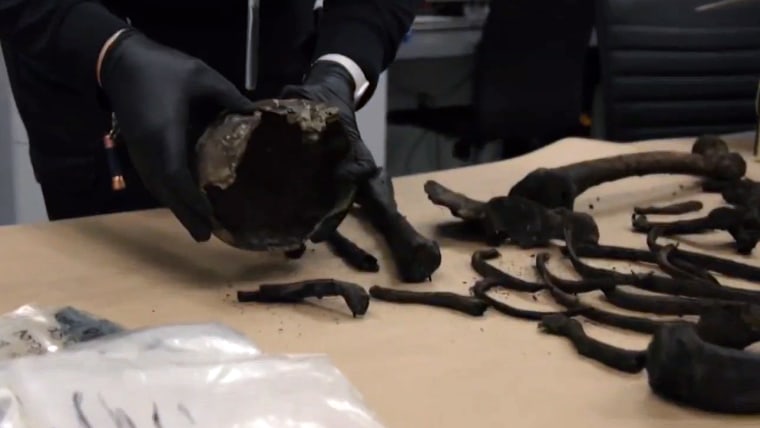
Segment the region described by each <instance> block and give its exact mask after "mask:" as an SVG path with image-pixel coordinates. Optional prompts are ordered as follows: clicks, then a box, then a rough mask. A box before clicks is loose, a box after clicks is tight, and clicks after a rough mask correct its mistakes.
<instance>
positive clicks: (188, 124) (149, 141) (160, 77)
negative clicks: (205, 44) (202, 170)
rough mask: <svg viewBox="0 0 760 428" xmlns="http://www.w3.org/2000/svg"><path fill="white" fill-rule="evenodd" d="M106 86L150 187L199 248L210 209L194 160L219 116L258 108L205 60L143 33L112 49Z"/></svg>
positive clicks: (207, 233)
mask: <svg viewBox="0 0 760 428" xmlns="http://www.w3.org/2000/svg"><path fill="white" fill-rule="evenodd" d="M100 81H101V84H102V87H103V90H104V92H105V95H106V98H107V99H108V102H109V103H110V105H111V108H112V109H113V112H114V114H115V116H116V119H117V121H118V122H119V128H120V129H119V130H120V135H121V139H122V140H123V141H124V142H125V144H126V145H127V150H128V152H129V155H130V157H131V159H132V162H133V163H134V165H135V168H136V169H137V172H138V173H139V175H140V177H141V178H142V181H143V183H144V184H145V186H146V187H147V188H148V190H149V191H151V192H152V193H153V194H154V196H155V197H156V198H157V199H158V200H159V201H161V202H162V203H164V204H165V205H166V206H167V207H168V208H169V209H170V210H171V211H172V212H173V213H174V215H175V216H176V217H177V219H178V220H179V221H180V222H181V223H182V224H183V225H184V227H185V228H186V229H187V230H188V231H189V232H190V234H191V235H192V236H193V238H194V239H195V240H196V241H199V242H200V241H206V240H208V239H209V238H210V237H211V214H212V211H211V206H210V204H209V202H208V200H207V199H206V198H205V196H204V195H203V193H202V192H201V191H200V190H199V188H198V185H197V181H196V178H195V170H194V168H191V166H190V163H189V161H190V156H189V153H192V150H194V145H195V142H196V141H197V139H198V138H199V137H200V135H201V133H202V132H203V129H204V128H205V127H206V126H207V125H208V124H209V123H210V122H211V121H212V120H213V119H214V117H215V116H217V115H219V114H220V113H222V112H223V111H235V112H245V111H250V109H252V102H251V101H250V100H249V99H248V98H246V97H245V96H244V95H243V94H241V93H240V92H239V91H238V90H237V88H235V86H234V85H233V84H232V83H231V82H229V81H228V80H226V79H225V78H224V77H223V76H222V75H220V74H219V73H217V72H216V71H214V70H212V69H211V68H210V67H209V66H208V65H206V64H205V63H203V62H202V61H201V60H199V59H196V58H193V57H190V56H188V55H185V54H183V53H181V52H179V51H177V50H174V49H171V48H168V47H166V46H163V45H160V44H158V43H156V42H153V41H152V40H150V39H148V38H147V37H146V36H145V35H143V34H141V33H139V32H137V31H128V32H126V33H123V34H122V35H120V36H119V38H118V39H117V40H116V41H115V42H114V43H113V44H112V45H111V46H110V47H109V48H108V51H107V52H106V53H105V55H104V57H103V60H102V65H101V68H100Z"/></svg>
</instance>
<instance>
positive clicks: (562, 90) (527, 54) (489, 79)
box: [388, 0, 596, 159]
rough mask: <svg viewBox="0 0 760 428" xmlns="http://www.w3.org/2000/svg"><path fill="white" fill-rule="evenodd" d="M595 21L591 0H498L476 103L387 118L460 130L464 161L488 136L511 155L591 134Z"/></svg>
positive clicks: (480, 62) (481, 54) (482, 50)
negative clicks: (587, 118) (584, 116)
mask: <svg viewBox="0 0 760 428" xmlns="http://www.w3.org/2000/svg"><path fill="white" fill-rule="evenodd" d="M593 20H594V5H593V2H592V0H508V1H506V0H504V1H502V0H500V1H492V2H490V13H489V15H488V18H487V19H486V22H485V25H484V28H483V36H482V39H481V42H480V43H479V45H478V47H477V49H476V52H475V58H474V67H473V68H474V71H473V76H472V79H473V94H472V103H471V104H470V105H467V106H450V107H445V108H428V109H417V110H405V111H396V112H389V115H388V121H389V122H390V123H395V124H409V125H416V126H420V127H423V128H426V129H430V130H433V131H436V132H440V133H443V134H446V135H449V136H454V137H455V138H458V143H457V144H456V145H455V153H454V154H455V156H456V157H459V158H464V159H467V158H469V157H470V156H471V151H472V149H475V150H478V149H479V148H481V147H482V146H483V145H484V144H485V143H487V142H490V141H497V140H498V141H501V142H502V144H503V147H504V153H503V157H505V158H508V157H513V156H517V155H520V154H523V153H526V152H529V151H531V150H534V149H536V148H539V147H540V146H543V145H545V144H548V143H550V142H552V141H555V140H557V139H559V138H563V137H565V136H568V135H585V134H588V129H587V128H586V127H584V125H583V124H582V123H581V122H580V120H579V119H580V116H581V112H582V107H583V105H584V102H585V101H586V100H590V98H591V97H590V96H587V95H588V94H590V93H591V92H592V87H593V84H587V79H585V77H586V76H588V74H587V73H585V71H586V70H587V65H586V63H587V59H588V58H589V39H590V36H591V30H592V27H593ZM593 67H594V68H595V67H596V64H594V65H593ZM589 104H590V101H589Z"/></svg>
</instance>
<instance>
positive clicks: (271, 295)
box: [237, 279, 369, 317]
mask: <svg viewBox="0 0 760 428" xmlns="http://www.w3.org/2000/svg"><path fill="white" fill-rule="evenodd" d="M326 296H341V297H343V300H345V301H346V305H348V308H349V309H350V310H351V313H352V314H353V316H354V317H356V316H358V315H364V314H365V313H367V309H368V308H369V294H367V291H366V290H365V289H364V287H362V286H360V285H357V284H353V283H350V282H345V281H338V280H336V279H310V280H307V281H300V282H293V283H285V284H264V285H261V286H259V288H258V290H254V291H238V292H237V298H238V302H261V303H298V302H301V301H302V300H304V299H307V298H309V297H316V298H318V299H321V298H323V297H326Z"/></svg>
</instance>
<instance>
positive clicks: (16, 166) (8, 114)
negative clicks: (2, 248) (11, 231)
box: [0, 54, 47, 224]
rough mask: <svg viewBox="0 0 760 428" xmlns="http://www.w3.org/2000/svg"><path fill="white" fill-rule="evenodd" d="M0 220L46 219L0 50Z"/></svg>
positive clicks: (4, 222)
mask: <svg viewBox="0 0 760 428" xmlns="http://www.w3.org/2000/svg"><path fill="white" fill-rule="evenodd" d="M0 189H4V190H0V224H14V223H34V222H39V221H47V215H46V213H45V203H44V201H43V199H42V192H41V191H40V186H39V184H37V181H36V180H35V178H34V174H33V173H32V164H31V162H30V160H29V141H28V138H27V135H26V130H25V129H24V125H23V124H22V123H21V118H20V117H19V114H18V110H17V109H16V103H15V102H14V101H13V95H12V93H11V89H10V86H9V83H8V74H7V73H6V71H5V61H4V60H3V58H2V54H0Z"/></svg>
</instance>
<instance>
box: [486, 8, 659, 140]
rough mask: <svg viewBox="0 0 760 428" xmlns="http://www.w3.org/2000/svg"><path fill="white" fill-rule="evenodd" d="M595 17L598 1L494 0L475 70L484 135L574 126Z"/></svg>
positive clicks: (535, 134)
mask: <svg viewBox="0 0 760 428" xmlns="http://www.w3.org/2000/svg"><path fill="white" fill-rule="evenodd" d="M663 1H670V0H663ZM593 20H594V4H593V0H499V1H492V2H490V13H489V15H488V18H487V19H486V23H485V25H484V28H483V37H482V40H481V42H480V45H479V46H478V48H477V51H476V55H475V71H474V76H473V106H474V111H475V116H476V128H477V130H478V131H479V133H480V134H482V136H481V137H482V139H485V140H488V139H505V138H542V137H547V136H553V135H556V134H561V133H562V132H563V131H565V130H567V129H570V128H574V127H577V125H578V121H579V116H580V113H581V103H582V90H583V79H582V77H583V71H584V70H583V69H584V62H585V58H586V53H587V50H588V46H589V39H590V37H591V30H592V27H593Z"/></svg>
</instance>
